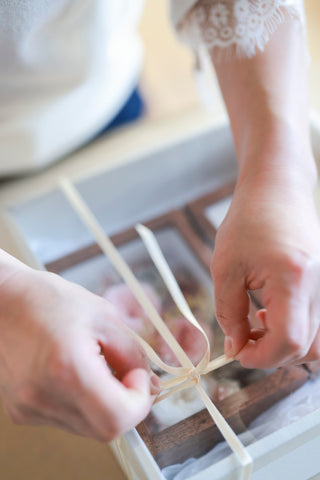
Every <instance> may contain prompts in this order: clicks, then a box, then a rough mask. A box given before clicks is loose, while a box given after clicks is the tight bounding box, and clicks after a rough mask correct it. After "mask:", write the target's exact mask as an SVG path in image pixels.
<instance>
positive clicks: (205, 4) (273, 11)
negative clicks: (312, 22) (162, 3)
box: [172, 0, 305, 58]
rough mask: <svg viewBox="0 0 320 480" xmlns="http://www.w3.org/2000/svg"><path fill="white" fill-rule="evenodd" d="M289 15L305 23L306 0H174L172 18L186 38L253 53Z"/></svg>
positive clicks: (224, 50)
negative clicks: (304, 4) (304, 1)
mask: <svg viewBox="0 0 320 480" xmlns="http://www.w3.org/2000/svg"><path fill="white" fill-rule="evenodd" d="M289 18H296V19H298V20H299V21H300V22H301V24H302V25H303V26H304V24H305V16H304V6H303V0H194V1H192V0H187V1H179V0H172V19H173V22H174V24H175V26H176V27H177V28H178V30H179V31H180V34H181V37H182V38H183V40H184V41H185V42H186V43H188V44H189V45H190V46H192V47H194V48H197V47H199V46H201V45H205V46H206V47H207V48H209V49H219V50H220V51H221V55H222V56H225V57H228V58H232V53H234V54H235V55H237V56H238V57H239V56H240V57H241V56H245V57H252V56H253V55H254V54H255V53H256V51H257V50H263V49H264V47H265V45H266V44H267V42H268V40H269V38H270V36H271V35H272V34H273V32H274V31H275V30H276V29H277V27H278V26H279V25H280V24H282V23H283V22H285V21H286V20H288V19H289Z"/></svg>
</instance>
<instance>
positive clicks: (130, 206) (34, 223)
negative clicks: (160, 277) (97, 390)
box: [2, 122, 320, 480]
mask: <svg viewBox="0 0 320 480" xmlns="http://www.w3.org/2000/svg"><path fill="white" fill-rule="evenodd" d="M319 125H320V122H319ZM314 131H315V132H316V133H317V132H318V131H320V129H318V130H317V129H314ZM317 135H318V136H317V138H318V139H320V134H318V133H317ZM163 138H164V135H162V137H161V139H163ZM319 144H320V142H319ZM315 153H316V155H317V152H315ZM318 157H319V155H318ZM116 163H117V162H116V159H115V160H114V165H113V166H108V167H105V166H101V168H100V169H98V170H97V171H96V172H95V174H93V175H91V174H90V175H89V174H88V173H86V174H83V175H80V177H81V178H80V179H79V178H78V179H77V182H76V183H77V188H79V190H80V192H81V193H82V194H83V196H84V197H85V198H86V200H87V201H88V203H89V205H90V206H91V208H92V209H93V210H94V212H95V213H96V214H97V216H98V218H99V220H100V222H101V223H103V222H104V221H105V224H104V225H103V226H104V227H105V229H106V231H107V232H108V234H114V233H115V232H119V231H121V232H126V233H125V234H124V233H121V234H120V235H119V236H118V235H116V236H115V237H114V240H115V242H116V243H117V244H118V245H119V248H120V251H121V247H120V244H122V245H123V246H124V251H125V243H126V242H131V241H134V239H135V235H136V234H135V233H134V232H133V230H132V229H131V228H129V227H130V226H132V225H133V224H134V223H135V222H136V221H138V220H140V221H142V222H143V223H145V221H146V219H148V218H157V220H156V221H155V223H153V224H151V225H150V226H151V227H152V228H153V229H154V230H157V224H156V222H158V221H160V220H159V218H160V219H161V217H163V218H165V217H166V218H167V220H166V221H167V222H169V223H170V222H171V221H172V222H173V223H174V224H175V227H176V230H177V231H178V232H179V235H181V236H182V237H183V238H184V243H185V245H187V249H189V250H190V251H192V252H193V255H194V257H195V259H196V263H197V264H198V266H201V265H202V267H201V268H203V273H202V274H201V278H203V279H204V278H205V277H206V279H207V280H204V282H207V283H208V285H209V283H210V282H211V280H210V276H209V273H208V271H207V270H206V269H207V268H208V264H209V261H210V260H208V255H209V254H208V249H207V248H204V243H203V242H202V243H201V242H200V240H199V237H197V236H196V235H195V232H192V235H191V236H190V238H189V240H188V238H187V237H188V234H187V233H186V230H191V229H190V225H188V228H187V229H186V228H185V227H183V228H182V229H180V227H177V224H181V225H182V223H183V224H184V225H186V220H185V218H184V220H183V222H182V223H181V220H178V217H181V212H180V213H171V214H170V215H169V217H170V218H171V220H170V219H169V218H168V216H167V215H165V212H168V211H172V210H182V209H184V208H185V207H186V206H187V205H188V211H189V210H190V209H191V207H192V204H193V202H194V200H195V199H199V198H202V197H204V195H206V194H208V192H212V191H217V190H219V188H220V187H221V186H223V185H226V184H227V183H229V182H231V181H232V180H234V178H235V173H236V167H235V160H234V152H233V147H232V142H231V135H230V131H229V128H228V126H227V125H225V124H223V123H219V122H217V123H216V124H214V125H208V124H206V125H205V126H204V127H203V128H202V127H199V126H197V128H196V129H195V130H194V132H190V131H186V130H184V131H183V132H182V133H181V134H180V135H176V136H175V137H174V139H172V138H169V140H168V141H167V143H166V144H165V145H164V146H162V147H160V146H159V145H158V146H157V149H154V150H152V148H151V147H150V149H149V151H147V152H145V151H144V152H140V153H139V152H136V153H135V155H134V156H132V154H131V153H130V154H128V155H127V157H126V158H120V159H119V164H118V165H116ZM89 167H90V166H89V163H88V170H87V171H90V168H89ZM133 178H134V179H135V181H134V182H133V181H132V179H133ZM119 186H121V189H120V190H121V191H120V190H119ZM119 192H120V193H121V195H120V193H119ZM230 193H231V192H230ZM223 195H225V193H224V194H223ZM228 195H229V193H228V192H227V196H228ZM221 198H222V197H221ZM133 199H134V201H133ZM102 200H103V201H102ZM191 210H192V209H191ZM106 212H107V213H106ZM163 215H164V216H163ZM196 216H197V215H196ZM173 217H174V218H173ZM48 218H49V221H48ZM163 218H162V220H161V221H160V224H161V222H163ZM181 218H182V217H181ZM5 220H6V221H5V223H3V225H2V226H3V229H2V233H3V232H4V231H5V230H7V231H8V237H9V238H10V242H11V243H10V244H12V245H13V244H14V243H15V244H16V247H17V249H20V252H22V255H21V257H24V258H27V259H28V260H30V263H31V264H33V265H41V264H45V265H47V268H48V269H51V270H52V271H56V272H60V273H61V274H63V275H64V276H65V277H66V278H70V279H74V278H75V277H74V275H78V278H79V279H80V283H82V284H84V285H85V286H89V285H88V283H90V282H91V281H94V282H96V283H95V284H94V288H93V290H94V291H97V290H96V288H100V287H99V286H101V279H102V280H103V281H104V280H105V279H106V277H105V273H103V272H102V273H101V271H100V273H101V275H100V274H99V275H100V276H99V275H98V277H97V278H96V277H95V276H93V277H92V278H88V277H87V272H88V268H89V269H90V268H91V267H88V268H87V267H85V268H84V269H83V268H82V267H83V266H84V265H85V264H86V263H87V265H89V264H90V263H91V262H93V263H95V262H97V263H99V264H100V262H101V261H102V256H101V254H100V253H99V249H98V248H97V247H96V246H95V245H92V246H90V247H88V246H87V245H88V244H89V243H90V236H88V235H87V233H84V231H83V227H82V226H80V225H79V222H77V221H75V220H74V218H73V216H72V212H70V209H69V210H68V208H67V207H66V203H65V201H63V200H62V199H61V195H60V192H59V191H58V190H52V189H51V190H50V191H47V192H45V193H43V194H42V195H39V196H31V198H29V199H27V200H25V201H24V200H23V199H21V200H20V201H19V202H18V203H17V202H16V201H15V202H14V203H13V204H12V206H11V207H10V208H9V210H8V213H7V215H6V219H5ZM163 225H164V224H163V223H162V226H163ZM199 225H200V227H201V224H200V223H199ZM171 226H172V224H171ZM202 231H204V228H203V229H202ZM61 234H63V236H64V239H65V240H64V241H63V242H62V241H61ZM191 237H192V238H193V239H194V238H197V240H196V241H194V240H192V241H190V239H191ZM209 237H210V238H209ZM208 238H209V240H208V244H209V243H212V241H213V239H214V236H213V235H211V236H210V235H208ZM210 239H211V240H210ZM122 242H124V243H122ZM160 244H161V242H160ZM209 250H210V249H209ZM99 257H100V258H99ZM103 270H104V266H103ZM208 288H209V287H208ZM98 293H99V292H98ZM309 370H310V369H309ZM309 370H306V369H305V368H302V367H299V368H289V369H287V368H285V369H280V370H277V371H273V372H268V374H267V375H265V376H263V377H262V378H259V379H252V381H251V382H250V381H248V382H247V384H246V385H244V386H243V388H242V389H241V390H240V392H235V393H233V394H231V395H229V396H228V397H226V398H225V399H224V400H223V401H221V402H220V403H219V401H217V402H216V404H217V406H218V408H219V409H220V410H221V412H222V413H223V414H224V416H225V418H227V419H228V421H229V422H230V424H231V425H232V427H233V428H234V429H235V430H236V431H238V432H240V431H243V430H244V431H245V432H246V428H247V425H248V423H250V421H251V420H252V419H253V418H254V417H255V416H256V415H258V414H259V413H260V412H261V411H263V410H265V408H267V407H268V406H270V405H271V404H273V403H274V402H277V401H278V399H279V398H281V397H283V396H287V394H288V392H290V391H293V390H295V389H296V388H297V387H298V386H299V385H301V384H302V383H306V385H305V386H304V387H303V389H304V388H305V387H308V388H309V387H310V391H311V393H310V395H311V396H312V395H314V396H316V391H317V389H314V390H312V388H313V383H312V382H311V381H307V380H308V378H309V375H310V372H309ZM221 371H222V370H221ZM219 373H220V372H219V370H218V371H217V372H216V375H218V376H219ZM315 382H317V380H316V381H315ZM314 385H315V387H317V385H318V384H316V383H315V384H314ZM300 391H301V392H302V390H301V389H298V391H296V392H295V393H294V394H293V395H292V398H293V397H294V398H296V397H295V396H296V394H297V392H300ZM290 397H291V396H290ZM319 406H320V401H319ZM274 408H276V407H274ZM289 408H290V407H289ZM268 414H269V413H268V411H267V412H266V414H265V415H268ZM270 416H271V414H270ZM268 421H269V420H267V422H268ZM138 430H139V432H140V435H139V434H138V432H137V430H133V431H131V432H129V433H128V434H126V435H124V436H123V438H122V441H121V450H122V454H123V455H125V457H126V464H127V465H126V466H124V468H128V467H129V470H130V475H131V478H135V479H139V480H147V479H151V478H152V479H158V480H163V479H164V478H165V477H164V473H163V472H162V471H161V469H160V468H159V465H161V466H164V465H167V464H171V463H172V462H180V461H182V460H184V459H185V458H189V457H190V455H200V454H202V453H203V452H205V451H207V450H208V449H209V448H211V447H212V445H213V444H215V443H216V442H218V441H219V440H220V439H221V437H220V435H219V433H218V431H217V429H216V427H215V425H214V424H213V422H212V421H211V420H210V419H209V418H208V415H207V412H206V411H205V410H202V411H200V412H198V413H195V414H194V415H191V416H188V418H187V419H185V420H182V421H180V422H178V423H176V424H174V425H171V426H168V427H166V428H163V429H159V430H158V431H155V430H154V429H152V420H151V421H149V422H148V421H145V422H143V424H141V425H140V426H139V427H138ZM248 433H249V434H250V431H249V432H248ZM319 434H320V410H318V407H317V404H316V403H315V404H314V405H313V406H312V408H310V411H309V412H308V413H302V414H300V415H297V417H296V418H295V419H294V421H292V423H291V422H290V421H289V422H288V423H287V424H283V425H282V426H281V429H277V427H274V428H273V430H267V431H266V433H265V434H263V435H262V436H261V437H259V438H251V439H250V441H248V442H247V443H246V444H247V445H248V446H247V449H248V452H249V453H250V455H251V456H252V458H253V460H254V470H253V475H252V478H253V480H269V479H271V478H272V479H273V478H275V479H276V478H288V477H290V480H307V479H309V478H311V477H312V476H314V475H315V474H316V473H318V472H319V471H320V462H319V455H318V450H319V447H318V445H319V441H318V438H319ZM147 447H148V448H147ZM115 454H116V455H117V456H118V458H119V461H120V462H121V463H122V464H123V458H122V459H121V455H120V456H119V450H118V449H117V448H115ZM210 458H211V457H210ZM157 462H158V463H157ZM210 462H211V463H210V464H203V463H201V465H200V466H199V469H198V473H195V474H194V475H193V476H192V478H193V479H194V480H196V479H197V480H207V479H209V478H215V479H217V480H234V479H235V478H238V477H237V471H238V467H239V465H238V462H237V460H236V458H235V456H234V454H232V453H230V452H229V451H228V452H227V453H226V454H225V455H224V456H222V457H219V456H218V457H217V458H215V459H214V460H212V461H211V460H210ZM106 478H108V472H106Z"/></svg>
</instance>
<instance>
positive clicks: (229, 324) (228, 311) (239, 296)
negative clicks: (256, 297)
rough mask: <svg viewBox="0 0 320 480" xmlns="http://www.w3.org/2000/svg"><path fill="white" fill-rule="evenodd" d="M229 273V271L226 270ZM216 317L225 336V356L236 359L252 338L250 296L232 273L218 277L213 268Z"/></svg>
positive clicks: (241, 282)
mask: <svg viewBox="0 0 320 480" xmlns="http://www.w3.org/2000/svg"><path fill="white" fill-rule="evenodd" d="M226 272H227V270H226ZM213 282H214V292H215V309H216V317H217V320H218V322H219V324H220V327H221V328H222V330H223V333H224V334H225V336H226V338H225V344H224V350H225V354H226V355H228V356H230V357H234V356H235V355H237V353H238V352H239V351H240V350H241V349H242V347H244V345H245V344H246V343H247V341H248V340H249V337H250V323H249V317H248V315H249V295H248V293H247V290H246V288H245V285H244V283H243V281H241V279H240V278H235V276H233V275H232V272H230V271H229V272H228V273H226V274H225V275H224V274H222V275H216V274H215V272H214V268H213Z"/></svg>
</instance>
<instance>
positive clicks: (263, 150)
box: [237, 117, 317, 194]
mask: <svg viewBox="0 0 320 480" xmlns="http://www.w3.org/2000/svg"><path fill="white" fill-rule="evenodd" d="M237 159H238V163H239V175H238V184H239V185H242V184H246V183H248V182H249V183H252V182H255V183H258V184H261V185H262V186H264V185H270V186H271V185H273V184H274V185H280V186H285V185H288V186H292V187H293V186H295V187H296V188H298V189H300V188H301V189H305V190H306V191H307V192H310V193H311V194H312V193H313V190H314V188H315V185H316V182H317V167H316V164H315V161H314V158H313V154H312V150H311V144H310V138H309V130H308V127H307V126H305V128H303V127H301V125H300V128H299V127H298V126H295V125H294V124H292V123H290V121H287V120H284V119H281V118H279V117H277V118H275V117H272V118H267V119H266V120H265V122H263V125H261V123H260V124H259V122H257V123H256V124H255V125H248V126H247V127H246V129H245V131H244V134H243V140H242V142H241V144H240V143H239V142H238V147H237Z"/></svg>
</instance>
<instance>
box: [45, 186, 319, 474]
mask: <svg viewBox="0 0 320 480" xmlns="http://www.w3.org/2000/svg"><path fill="white" fill-rule="evenodd" d="M230 188H231V187H229V186H228V188H224V189H221V190H219V191H218V192H214V195H211V194H210V195H207V196H206V197H204V198H203V199H200V201H199V202H198V206H199V205H205V204H206V203H205V201H204V200H206V199H207V200H209V201H211V203H212V198H216V199H217V200H218V199H219V198H223V197H224V196H226V195H227V194H228V192H230V191H231V190H230ZM195 203H196V202H194V204H195ZM145 225H146V226H148V227H149V228H150V229H151V230H153V231H154V232H156V231H157V230H161V229H164V228H168V227H169V228H170V227H171V228H174V229H176V230H177V231H178V233H179V234H181V236H182V238H183V239H184V240H185V241H186V243H187V245H188V246H189V247H190V249H191V251H192V252H193V253H194V254H195V256H196V258H197V259H198V260H199V262H200V264H202V266H204V267H205V270H206V271H207V273H208V275H209V274H210V273H209V272H210V259H211V249H210V248H209V247H208V246H207V245H205V244H204V242H203V241H202V240H201V239H200V237H199V236H198V235H197V234H196V233H195V231H194V230H193V229H192V227H191V225H190V223H189V222H188V220H187V218H186V216H185V215H184V213H182V212H181V211H178V210H173V211H170V212H169V213H167V214H165V215H162V216H160V217H158V218H155V219H153V220H151V221H148V222H145ZM137 238H138V234H137V232H136V230H135V229H134V228H129V229H127V230H125V231H123V232H121V233H119V234H117V235H114V236H113V237H112V241H113V243H114V244H115V245H116V246H121V245H124V244H126V243H128V242H130V241H131V240H134V239H137ZM100 254H101V250H100V248H99V247H98V245H97V244H92V245H89V246H87V247H85V248H82V249H80V250H78V251H75V252H73V253H71V254H69V255H66V256H64V257H62V258H60V259H57V260H55V261H53V262H50V263H48V264H46V268H47V270H49V271H51V272H55V273H61V272H62V271H64V270H67V269H68V268H71V267H73V266H76V265H78V264H80V263H82V262H85V261H86V260H89V259H91V258H93V257H95V256H97V255H100ZM311 374H314V372H310V371H309V370H307V369H305V368H302V367H283V368H280V369H279V370H276V371H274V372H272V373H271V374H269V375H267V376H266V377H264V378H262V379H261V380H258V381H257V382H254V383H252V384H250V385H248V386H246V387H244V388H242V389H241V390H240V391H238V392H237V393H234V394H231V395H230V396H228V397H227V398H225V399H224V400H223V401H218V402H216V406H217V408H218V409H219V410H220V411H221V413H222V414H223V415H224V417H225V418H226V420H227V421H228V422H229V423H230V425H231V427H232V428H233V429H234V431H235V432H236V433H240V432H241V431H243V430H245V428H246V427H247V426H248V425H249V423H250V422H251V421H252V420H253V419H254V418H256V417H257V416H258V415H259V414H260V413H262V412H263V411H265V410H266V409H267V408H269V407H270V406H272V405H273V404H274V403H276V402H277V401H279V400H280V399H281V398H284V397H285V396H286V395H288V394H289V393H290V392H292V391H294V390H296V389H297V388H298V387H300V386H301V385H302V384H303V383H305V382H306V381H307V380H308V378H309V376H310V375H311ZM137 431H138V433H139V434H140V436H141V438H142V439H143V441H144V442H145V444H146V446H147V447H148V448H149V450H150V452H151V454H152V455H153V456H154V458H155V460H156V461H157V463H158V464H159V466H160V467H161V468H163V467H165V466H167V465H170V464H172V463H179V462H182V461H184V460H186V459H187V458H189V457H190V456H201V455H203V454H205V453H206V452H207V451H209V450H210V449H211V448H213V447H214V445H215V444H216V443H218V442H219V441H221V440H222V437H221V434H220V432H219V431H218V429H217V427H216V425H215V424H214V422H213V420H212V418H211V416H210V415H209V413H208V412H207V410H206V409H203V410H201V411H200V412H198V413H196V414H195V415H192V416H190V417H188V418H186V419H185V420H183V421H180V422H178V423H176V424H175V425H172V426H170V427H167V428H165V429H163V430H161V431H159V432H157V433H152V432H151V431H150V430H149V428H148V423H147V422H142V423H141V424H140V425H138V427H137Z"/></svg>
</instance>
